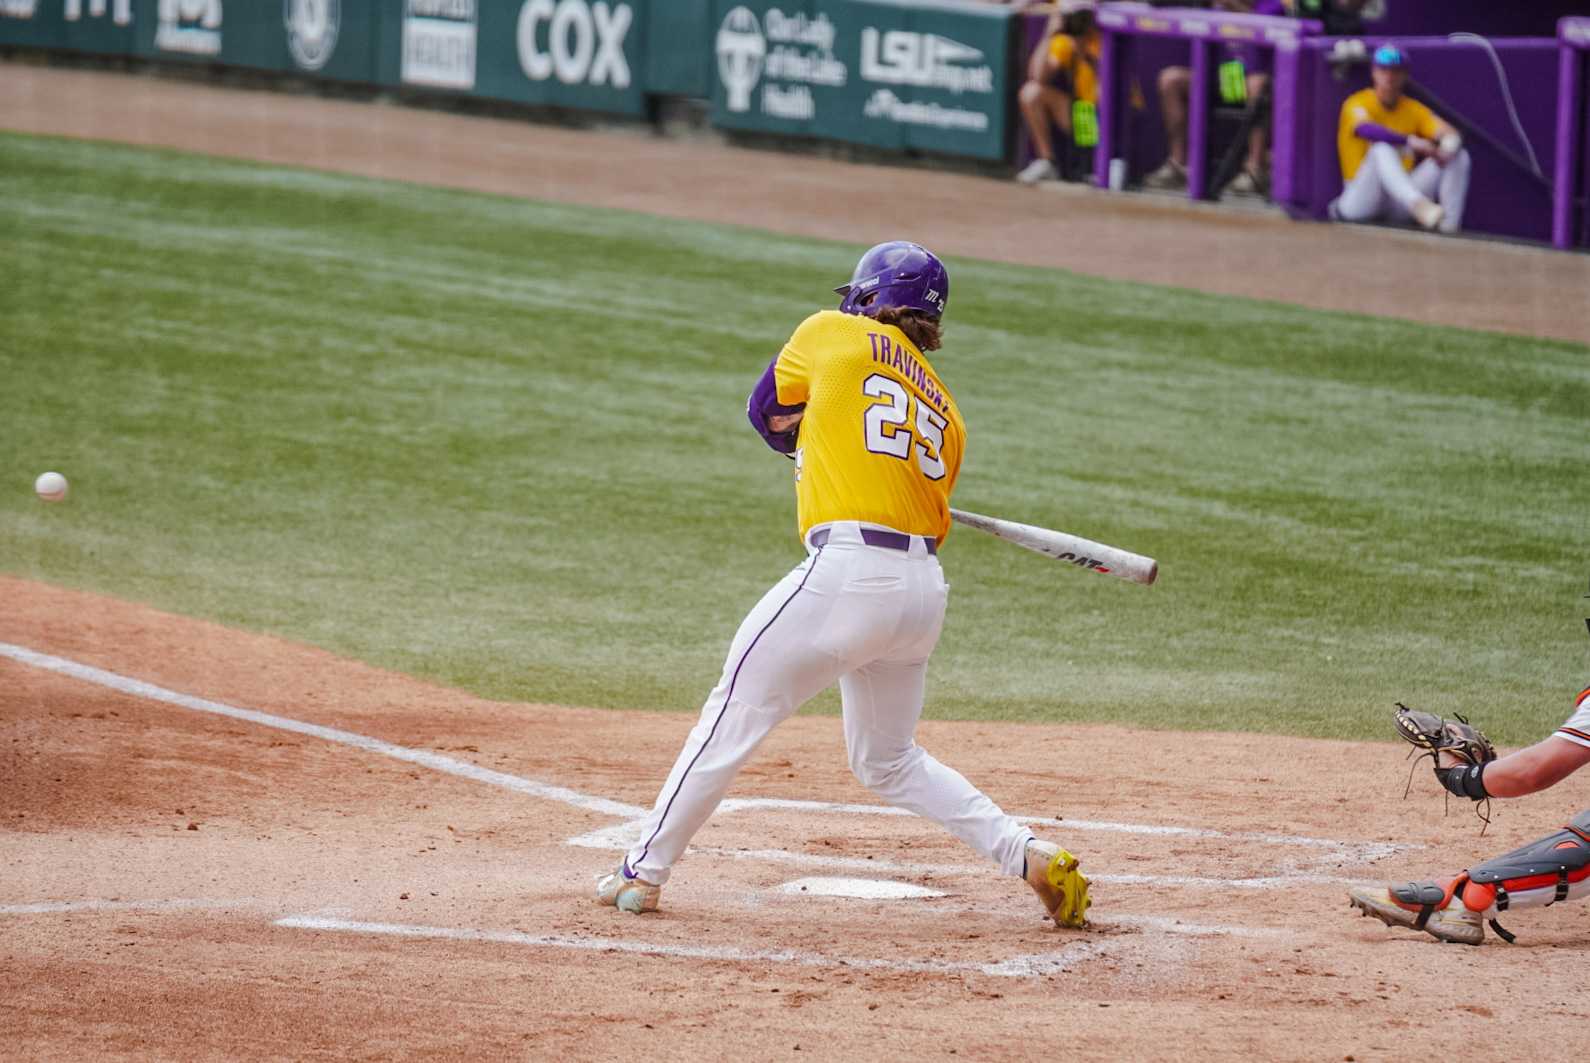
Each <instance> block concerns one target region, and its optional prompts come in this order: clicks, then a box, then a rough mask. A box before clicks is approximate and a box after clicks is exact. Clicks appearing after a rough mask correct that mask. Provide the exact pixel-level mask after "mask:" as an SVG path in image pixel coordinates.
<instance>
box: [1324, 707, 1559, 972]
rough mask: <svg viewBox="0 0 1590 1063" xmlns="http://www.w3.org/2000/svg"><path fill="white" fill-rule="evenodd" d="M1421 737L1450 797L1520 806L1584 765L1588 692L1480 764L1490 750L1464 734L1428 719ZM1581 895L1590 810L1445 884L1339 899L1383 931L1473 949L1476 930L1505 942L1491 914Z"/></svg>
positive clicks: (1479, 936)
mask: <svg viewBox="0 0 1590 1063" xmlns="http://www.w3.org/2000/svg"><path fill="white" fill-rule="evenodd" d="M1431 719H1432V720H1434V721H1435V722H1436V725H1435V726H1431V727H1429V728H1428V731H1429V733H1428V734H1427V735H1426V736H1425V737H1426V738H1427V739H1428V741H1427V742H1421V743H1420V744H1425V745H1428V747H1429V748H1431V749H1434V750H1436V751H1437V760H1436V768H1435V773H1436V778H1438V779H1439V780H1441V785H1443V786H1445V787H1446V788H1447V790H1449V791H1450V792H1452V793H1453V794H1455V795H1457V796H1459V797H1467V798H1470V799H1472V800H1474V801H1485V800H1489V799H1490V798H1492V797H1522V796H1523V795H1525V794H1532V793H1535V792H1537V791H1539V790H1544V789H1547V788H1548V787H1551V786H1554V785H1556V784H1557V783H1559V782H1561V781H1562V780H1563V779H1566V778H1567V777H1568V776H1570V775H1572V774H1573V773H1574V772H1576V771H1578V770H1579V769H1580V768H1582V767H1584V766H1585V765H1586V764H1590V689H1585V690H1582V691H1580V692H1579V696H1578V697H1577V698H1576V699H1574V711H1573V714H1572V715H1571V716H1570V717H1569V718H1568V721H1567V722H1566V723H1564V724H1563V725H1562V726H1561V727H1559V728H1557V730H1556V731H1555V732H1554V733H1553V734H1551V735H1550V736H1548V737H1547V738H1545V739H1544V740H1542V741H1540V742H1537V743H1535V744H1534V745H1532V746H1530V747H1529V748H1527V749H1520V750H1518V751H1517V752H1515V753H1509V754H1508V755H1507V756H1505V757H1500V758H1497V759H1489V758H1490V756H1492V755H1493V754H1492V753H1491V751H1490V749H1489V743H1487V742H1485V741H1484V738H1483V736H1480V738H1479V742H1478V744H1479V745H1480V746H1483V747H1484V748H1483V750H1479V751H1477V750H1476V743H1475V742H1474V740H1473V738H1472V736H1473V729H1472V728H1469V727H1467V726H1466V725H1465V726H1462V727H1455V726H1453V725H1452V724H1450V723H1447V722H1445V721H1441V720H1440V719H1439V717H1431ZM1586 894H1590V809H1587V810H1585V811H1583V812H1581V813H1579V814H1578V815H1577V816H1574V817H1573V820H1572V821H1571V822H1570V823H1568V825H1567V826H1565V827H1563V828H1562V829H1561V830H1559V831H1556V832H1555V833H1552V834H1548V835H1546V836H1545V837H1544V838H1541V839H1539V840H1538V841H1534V842H1531V843H1529V844H1528V845H1525V846H1522V847H1520V848H1518V849H1514V850H1513V851H1512V852H1510V853H1504V854H1502V855H1501V856H1497V857H1493V858H1492V859H1490V860H1487V861H1485V862H1484V863H1483V864H1480V865H1479V866H1477V867H1473V868H1470V869H1468V870H1466V871H1462V872H1459V873H1458V874H1456V875H1454V876H1452V877H1451V878H1449V879H1446V880H1444V881H1429V882H1409V883H1405V884H1402V885H1392V886H1386V887H1373V888H1371V887H1355V888H1354V889H1351V890H1349V891H1348V894H1347V899H1348V902H1349V903H1350V904H1352V905H1353V907H1355V908H1358V909H1360V910H1361V911H1363V913H1364V914H1365V915H1373V916H1375V917H1377V918H1378V919H1380V920H1381V921H1382V922H1383V923H1385V924H1386V925H1387V926H1402V927H1408V928H1409V929H1413V930H1423V931H1425V932H1426V933H1428V934H1430V935H1431V936H1433V937H1435V938H1438V939H1440V940H1442V941H1454V942H1461V943H1462V944H1465V945H1478V944H1480V942H1482V941H1483V940H1484V939H1485V922H1486V920H1489V921H1490V925H1491V928H1492V929H1494V930H1495V931H1496V932H1497V934H1498V935H1500V936H1501V937H1503V938H1505V939H1506V940H1508V941H1511V940H1512V935H1511V934H1509V933H1507V931H1505V930H1503V929H1502V927H1501V925H1500V924H1499V923H1498V922H1497V919H1496V917H1497V915H1498V913H1500V912H1505V911H1512V910H1515V909H1519V908H1531V907H1536V906H1540V905H1547V904H1555V903H1557V902H1558V901H1566V900H1572V899H1575V898H1579V897H1583V896H1585V895H1586Z"/></svg>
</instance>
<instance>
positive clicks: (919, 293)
mask: <svg viewBox="0 0 1590 1063" xmlns="http://www.w3.org/2000/svg"><path fill="white" fill-rule="evenodd" d="M834 291H835V292H836V293H838V294H839V295H843V296H844V297H845V299H844V302H842V303H840V304H839V309H840V311H841V312H843V313H846V314H860V315H862V316H863V317H875V316H877V313H878V311H879V310H882V309H884V308H885V307H890V306H892V307H897V308H899V309H901V310H920V311H922V312H923V313H924V314H929V315H931V316H933V317H943V316H944V308H945V306H947V305H948V304H949V298H950V275H949V273H948V272H947V271H946V270H945V269H944V263H942V262H940V261H939V260H938V258H937V257H936V256H935V255H934V254H933V252H931V251H929V250H928V249H927V248H925V247H923V246H922V245H921V244H913V243H908V242H906V241H905V240H892V241H890V242H889V243H886V244H879V245H878V246H877V247H874V248H873V249H872V250H870V251H868V252H867V253H866V254H864V255H862V256H861V261H860V262H857V263H856V272H855V273H853V274H851V276H850V283H849V284H844V285H840V286H839V287H838V288H835V289H834Z"/></svg>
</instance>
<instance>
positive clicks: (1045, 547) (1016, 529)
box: [950, 509, 1159, 584]
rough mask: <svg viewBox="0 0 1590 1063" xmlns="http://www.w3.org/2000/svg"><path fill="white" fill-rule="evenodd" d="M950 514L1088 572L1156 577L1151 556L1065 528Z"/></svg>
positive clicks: (957, 511) (1151, 579)
mask: <svg viewBox="0 0 1590 1063" xmlns="http://www.w3.org/2000/svg"><path fill="white" fill-rule="evenodd" d="M950 516H951V517H952V518H954V519H955V521H956V522H957V523H960V524H964V525H966V526H967V527H968V528H976V529H977V530H978V531H984V532H987V533H988V534H989V535H992V536H994V537H996V538H999V539H1004V540H1005V541H1006V542H1011V543H1015V544H1016V545H1017V546H1025V547H1026V548H1027V549H1029V550H1032V551H1034V552H1035V553H1040V554H1042V555H1043V556H1045V557H1052V558H1054V559H1055V560H1056V561H1066V562H1069V563H1070V564H1073V565H1076V566H1077V567H1078V568H1081V569H1086V570H1087V571H1089V572H1097V573H1100V574H1101V575H1106V576H1114V577H1116V578H1117V579H1126V580H1131V581H1132V582H1133V583H1142V584H1150V583H1153V582H1154V580H1155V579H1157V578H1158V577H1159V562H1158V561H1155V560H1154V559H1153V558H1152V557H1144V556H1143V555H1142V554H1134V553H1132V552H1131V551H1129V550H1121V549H1118V548H1117V547H1114V546H1106V545H1105V544H1104V543H1096V542H1094V541H1093V540H1092V539H1084V538H1082V537H1081V536H1080V535H1067V534H1066V533H1065V532H1058V531H1051V530H1050V529H1048V528H1037V527H1034V526H1033V525H1031V524H1018V523H1016V522H1015V521H1013V520H1002V519H1000V518H999V517H985V516H983V515H982V514H980V513H968V512H966V511H965V510H963V509H951V510H950Z"/></svg>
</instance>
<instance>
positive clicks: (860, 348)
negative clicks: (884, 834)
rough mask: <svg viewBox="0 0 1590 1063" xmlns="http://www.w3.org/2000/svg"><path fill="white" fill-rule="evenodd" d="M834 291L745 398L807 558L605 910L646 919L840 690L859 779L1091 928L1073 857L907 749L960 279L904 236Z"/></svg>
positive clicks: (957, 448)
mask: <svg viewBox="0 0 1590 1063" xmlns="http://www.w3.org/2000/svg"><path fill="white" fill-rule="evenodd" d="M837 291H838V292H839V293H840V294H842V295H843V296H844V302H843V303H842V304H841V305H840V308H839V309H838V310H824V311H821V312H819V313H816V314H813V315H812V316H811V317H809V318H807V319H806V320H805V321H803V322H802V323H801V325H800V327H799V328H798V329H796V330H795V334H794V335H793V336H792V337H790V340H789V342H788V343H786V344H785V345H784V349H783V350H782V351H781V352H779V354H778V356H777V357H776V358H774V359H773V362H772V364H771V365H769V366H768V368H767V371H766V372H765V373H763V375H762V379H761V382H760V383H758V384H757V386H756V389H755V390H754V391H753V392H752V393H751V398H750V401H749V402H748V403H747V407H746V413H747V416H748V417H749V418H750V421H751V424H752V425H753V426H754V427H755V428H756V430H757V431H758V432H760V433H761V434H762V436H763V438H764V439H765V440H766V441H767V443H768V445H769V446H771V447H772V448H773V449H774V450H777V451H779V452H780V453H784V454H788V455H790V456H791V457H793V458H794V459H795V501H796V512H797V516H798V521H799V526H800V534H801V540H802V542H803V543H804V544H805V547H806V551H807V556H806V559H805V560H804V561H802V562H801V563H800V564H799V565H797V566H795V569H794V570H793V571H792V572H790V573H789V575H787V576H785V577H784V579H783V580H782V581H781V582H780V583H779V584H778V585H777V586H775V587H774V588H773V589H772V590H770V591H768V592H767V594H766V595H764V596H763V597H762V600H761V601H760V602H758V603H757V605H756V606H755V607H754V608H753V609H752V610H751V612H750V614H749V615H748V616H747V617H746V618H745V620H744V621H743V622H742V623H741V625H740V629H739V631H738V633H736V635H735V636H734V641H733V643H732V644H731V645H730V647H729V656H728V660H727V661H726V662H725V664H724V666H723V674H722V676H721V677H720V679H719V680H718V685H717V686H716V687H715V688H714V689H713V691H712V693H711V694H710V695H708V697H707V701H706V704H705V705H704V706H703V707H702V710H701V717H700V719H699V720H698V721H697V723H696V725H695V727H694V728H693V729H692V730H691V732H690V735H689V737H688V738H687V739H686V740H685V744H684V748H683V749H681V750H680V751H679V756H678V757H677V758H676V759H675V761H674V766H673V770H672V771H671V772H669V774H668V779H667V781H666V782H665V783H664V784H663V787H662V789H661V791H659V792H658V794H657V801H656V803H655V804H654V805H653V807H652V811H651V814H650V815H649V816H647V818H646V820H645V822H644V824H643V825H642V828H641V831H640V833H639V835H638V836H637V837H636V838H635V839H634V844H633V845H632V846H630V848H629V851H628V853H627V854H626V856H625V857H624V862H623V863H622V864H620V865H619V867H618V870H616V871H614V872H613V873H612V874H610V875H607V876H606V877H604V878H602V879H601V880H600V881H599V882H598V883H597V888H596V899H597V901H598V902H599V903H602V904H607V905H612V906H614V907H617V908H619V909H621V910H623V911H629V912H636V913H639V912H646V911H652V910H653V909H655V908H656V907H657V904H658V898H659V896H660V894H661V892H662V884H663V883H664V882H666V881H667V879H668V876H669V872H670V871H671V869H672V867H673V865H674V863H675V862H676V861H678V859H679V858H680V857H681V856H683V855H684V852H685V848H686V846H687V845H688V844H689V843H690V839H691V837H692V836H693V835H694V834H695V833H696V831H697V830H699V829H700V828H701V826H702V825H703V824H705V823H706V821H707V819H708V817H710V816H711V815H712V812H713V810H714V809H715V808H717V807H718V802H719V801H721V800H722V799H723V795H724V793H725V792H726V791H727V790H728V788H729V784H730V783H731V782H733V781H734V776H735V774H736V773H737V772H738V771H739V770H740V766H741V765H743V764H744V763H745V762H746V760H747V759H749V758H750V756H751V754H752V753H753V752H755V750H756V747H757V745H758V744H759V743H760V742H761V741H762V739H763V738H764V737H766V735H767V734H768V732H769V731H771V730H772V729H773V728H774V727H775V726H776V725H777V724H778V723H779V722H780V721H782V720H784V719H787V718H788V717H789V716H791V715H793V714H794V713H795V710H796V709H798V708H800V707H801V705H802V704H804V703H805V702H806V701H808V700H809V699H811V698H812V697H813V696H815V695H817V694H818V693H820V692H822V691H823V690H825V689H827V688H828V687H829V686H831V685H833V684H834V683H835V682H837V683H838V684H839V691H840V696H841V703H842V705H843V713H844V731H845V745H846V747H847V748H848V749H849V752H850V768H851V770H852V771H853V772H854V773H855V775H856V778H857V779H858V780H859V781H860V782H861V784H862V785H864V786H866V787H867V788H868V789H870V790H872V791H873V793H875V794H877V795H878V796H879V797H880V798H882V799H883V800H884V801H887V802H888V803H889V804H891V805H894V806H896V807H898V808H904V809H908V810H910V811H912V812H915V813H917V814H918V815H921V816H926V817H927V818H929V819H932V820H936V821H937V822H938V823H940V824H942V825H943V826H944V827H945V829H947V830H948V831H949V832H950V833H952V834H954V835H955V836H956V837H957V838H959V839H960V840H961V841H963V842H965V843H966V844H967V845H969V846H971V847H972V848H973V849H974V850H976V851H977V852H978V853H980V854H981V855H983V856H984V857H986V858H988V859H989V860H991V861H992V862H994V863H995V864H996V865H998V866H999V868H1000V869H1001V870H1002V871H1004V872H1005V873H1006V874H1009V875H1015V876H1020V877H1022V878H1025V879H1026V881H1027V883H1028V884H1029V885H1030V886H1031V887H1032V888H1033V890H1034V891H1035V892H1036V893H1037V894H1038V898H1039V900H1041V901H1042V902H1043V905H1044V910H1045V912H1047V913H1048V915H1049V916H1050V917H1051V918H1053V919H1054V920H1055V921H1056V922H1057V923H1060V924H1061V925H1065V926H1081V925H1083V922H1084V918H1085V916H1086V913H1087V907H1088V900H1089V898H1088V880H1087V879H1086V878H1085V877H1083V875H1082V874H1081V873H1080V872H1079V871H1078V870H1077V860H1076V858H1075V857H1073V856H1072V855H1071V854H1070V853H1068V852H1066V851H1065V850H1064V849H1062V848H1060V847H1059V846H1058V845H1055V844H1053V843H1052V842H1043V841H1038V840H1037V839H1036V838H1034V837H1033V834H1032V831H1030V830H1028V829H1027V827H1026V826H1025V825H1024V824H1022V823H1021V822H1020V821H1018V820H1016V819H1014V818H1012V817H1010V816H1008V815H1006V814H1005V812H1004V811H1003V810H1002V809H1000V807H999V806H998V805H996V804H994V802H993V801H991V800H989V799H988V797H987V796H986V795H984V794H983V793H982V791H980V790H978V789H977V788H976V787H975V786H973V785H972V784H971V783H969V782H967V781H966V779H965V777H963V776H962V775H961V774H960V773H958V772H956V771H954V770H953V769H951V768H948V767H945V766H944V765H943V764H941V763H940V762H939V761H938V760H936V759H934V758H933V757H931V756H929V755H928V753H927V752H926V751H925V750H924V749H923V748H922V747H921V746H919V745H917V744H916V738H915V732H916V724H917V720H918V719H919V718H920V717H921V715H922V698H923V691H924V684H925V682H926V679H927V663H928V658H929V657H930V656H931V655H932V653H933V648H934V647H935V646H936V645H937V644H938V639H939V630H940V628H941V626H942V625H943V623H944V606H945V602H946V601H947V600H948V596H949V585H948V584H946V583H945V582H944V574H943V572H942V570H941V569H940V568H939V560H938V548H939V545H940V544H941V543H943V541H944V538H945V536H947V535H948V534H949V530H950V511H949V503H950V492H951V491H953V490H954V488H955V478H956V476H957V475H958V474H959V472H960V468H961V455H962V454H963V453H964V452H965V447H966V425H965V422H963V421H962V420H961V413H960V407H959V405H958V404H957V403H956V401H955V399H954V397H953V396H951V394H950V392H949V389H948V388H946V387H945V386H944V382H943V380H942V379H941V378H940V377H939V375H938V373H937V371H935V370H934V368H933V366H932V365H931V364H930V363H929V362H928V360H927V357H926V352H928V351H932V350H937V349H938V346H939V337H940V329H941V321H942V318H943V315H944V308H945V306H946V305H947V304H948V301H949V293H950V282H949V274H948V273H947V272H946V271H945V269H944V265H943V263H941V262H940V261H939V260H938V259H937V258H936V257H934V256H933V254H932V253H931V252H929V251H928V250H927V249H926V248H924V247H921V246H920V245H918V244H912V243H905V242H903V241H896V242H893V243H887V244H879V245H878V246H877V247H874V248H873V249H872V250H870V251H868V252H867V253H866V254H865V255H863V256H862V258H861V261H860V263H859V264H857V266H856V270H855V273H854V275H853V276H852V277H851V281H850V283H849V284H846V285H843V286H842V287H840V288H839V289H837ZM725 519H730V518H725Z"/></svg>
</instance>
